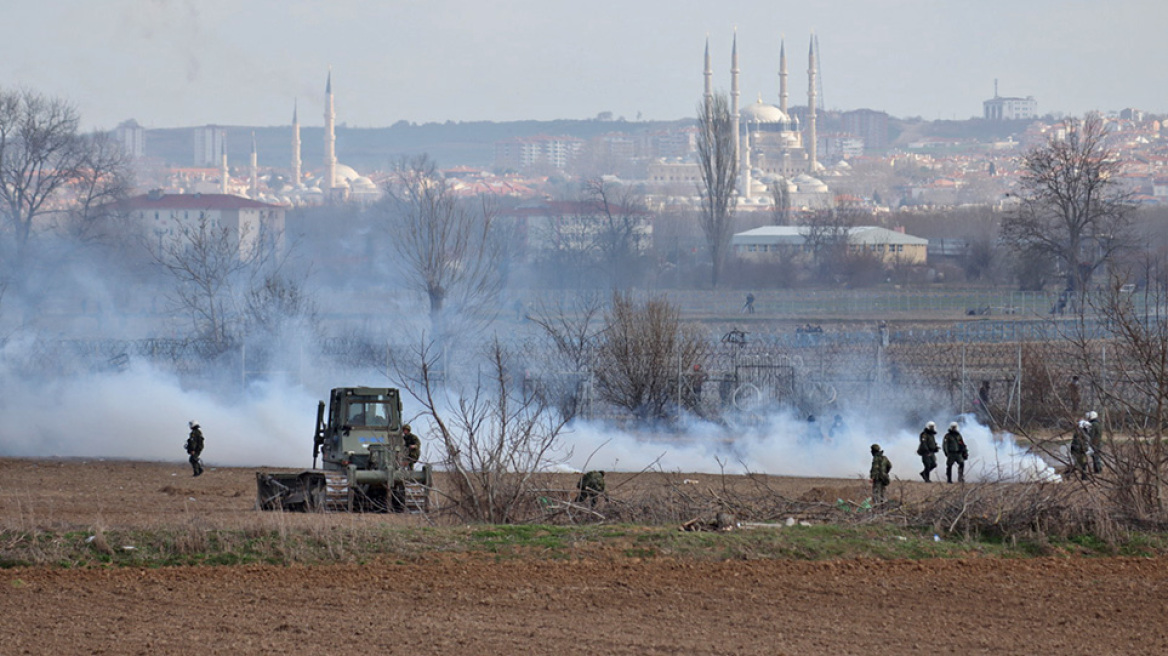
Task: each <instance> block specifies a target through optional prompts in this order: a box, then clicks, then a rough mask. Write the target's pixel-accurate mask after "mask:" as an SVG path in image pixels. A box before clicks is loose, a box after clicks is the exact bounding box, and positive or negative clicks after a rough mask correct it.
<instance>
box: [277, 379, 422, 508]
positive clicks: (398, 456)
mask: <svg viewBox="0 0 1168 656" xmlns="http://www.w3.org/2000/svg"><path fill="white" fill-rule="evenodd" d="M317 458H320V459H321V468H320V469H317V467H316V461H317ZM431 483H432V478H431V472H430V466H429V465H422V466H420V467H416V466H415V465H414V464H413V463H412V462H411V458H410V456H409V453H408V449H407V446H406V442H405V439H404V438H403V436H402V420H401V396H400V395H399V393H398V390H396V389H392V388H387V387H340V388H337V389H334V390H333V391H332V392H331V393H330V394H329V405H328V415H327V417H326V415H325V405H324V401H321V402H320V405H319V406H317V410H316V433H315V434H314V436H313V440H312V469H309V470H305V471H301V472H288V473H273V472H256V507H257V508H259V509H260V510H285V511H300V512H426V511H427V510H429V504H430V487H431Z"/></svg>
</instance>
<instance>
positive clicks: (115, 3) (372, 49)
mask: <svg viewBox="0 0 1168 656" xmlns="http://www.w3.org/2000/svg"><path fill="white" fill-rule="evenodd" d="M695 5H696V6H689V4H688V3H686V4H681V3H676V2H665V0H646V1H644V2H639V3H636V4H635V5H633V6H631V7H623V6H621V5H620V4H618V3H614V2H608V1H607V0H602V1H600V2H597V3H591V4H589V5H587V6H579V5H560V4H556V3H541V2H535V1H532V0H513V1H511V2H500V3H491V4H489V5H484V4H480V3H470V2H462V1H445V2H441V1H440V2H433V3H408V4H405V3H384V4H383V3H372V2H362V1H358V0H352V1H349V2H342V3H335V4H332V5H328V6H326V5H324V4H323V3H316V2H307V1H304V2H291V3H286V2H285V3H277V2H275V1H274V0H258V1H255V2H249V3H246V4H244V5H237V4H236V3H230V2H225V1H219V0H209V1H203V2H194V1H193V0H187V1H173V2H170V1H165V0H155V1H146V0H112V1H110V2H103V3H100V4H95V3H83V2H80V1H79V0H54V1H52V2H49V3H47V4H41V5H30V4H28V3H22V4H20V5H18V6H16V7H13V8H10V9H9V10H7V12H6V14H7V15H8V17H9V20H10V24H18V25H21V26H22V29H21V30H19V31H16V33H15V34H13V35H12V36H11V37H10V38H9V39H6V40H5V41H4V42H3V43H0V86H4V87H10V88H11V87H17V86H22V87H28V88H32V89H35V90H37V91H40V92H42V93H46V94H49V95H54V96H61V97H65V98H67V99H68V100H70V101H71V102H73V103H74V104H75V105H76V106H77V108H78V110H79V112H80V114H81V117H82V120H83V122H84V125H85V127H86V128H92V127H97V128H103V129H111V128H113V127H114V126H115V125H117V124H118V123H120V122H121V121H124V120H127V119H130V118H133V119H136V120H138V121H139V122H140V123H141V124H143V125H144V126H147V127H168V126H183V125H199V124H209V123H214V124H225V125H256V126H264V125H268V126H270V125H281V124H287V122H288V117H289V115H290V111H291V107H292V105H293V102H296V101H298V102H299V108H300V115H301V120H302V122H303V124H304V125H305V126H315V125H322V124H323V109H324V94H323V93H322V81H323V80H324V78H325V76H326V75H327V74H328V68H329V66H330V65H331V66H332V69H333V82H334V84H335V85H336V88H337V91H338V94H339V95H338V100H339V103H338V107H337V115H338V119H339V121H340V122H341V123H342V124H347V125H349V126H351V127H356V126H365V127H380V126H388V125H391V124H393V123H395V122H397V121H401V120H405V121H411V122H418V123H422V122H444V121H480V120H485V121H510V120H524V119H535V120H552V119H559V118H566V119H581V118H590V117H593V116H596V115H598V114H599V113H601V112H612V114H613V116H614V117H618V118H619V117H624V118H627V119H629V120H636V119H638V118H643V119H647V120H648V119H653V120H671V119H678V118H685V117H688V116H693V115H694V114H695V113H696V112H695V108H696V106H697V103H698V102H699V101H700V99H701V94H702V84H703V80H702V55H703V48H704V44H705V40H706V38H707V36H708V37H709V41H710V51H711V57H712V60H713V62H712V65H713V69H714V88H715V89H716V90H720V91H725V90H728V88H729V83H730V74H729V69H730V45H731V40H732V39H733V37H734V32H735V28H736V27H737V34H738V48H739V57H740V61H741V70H742V74H741V75H742V78H741V87H742V96H743V98H744V99H745V101H747V102H749V101H753V99H754V98H755V97H757V96H758V95H760V94H761V95H762V97H763V98H764V99H765V100H767V101H768V102H772V103H776V102H777V101H778V53H779V46H780V42H781V40H782V39H783V38H784V37H785V40H786V46H787V52H788V56H789V57H791V56H792V55H793V54H794V53H798V52H801V51H802V52H805V49H806V47H807V42H808V39H809V36H810V34H812V33H813V32H814V33H815V34H816V35H818V38H819V42H820V63H819V68H820V75H821V80H822V88H823V96H822V97H821V98H820V104H821V108H822V109H827V110H831V109H842V110H846V109H854V108H859V107H869V108H873V109H878V110H883V111H887V112H889V113H890V114H892V115H894V116H921V117H923V118H926V119H937V118H940V119H967V118H970V117H974V116H980V114H981V109H982V104H981V103H982V101H983V100H985V99H987V98H990V97H992V95H993V93H994V81H995V80H998V82H999V88H1000V92H1001V95H1003V96H1034V97H1035V98H1037V100H1038V106H1039V112H1040V113H1041V114H1045V113H1047V112H1065V113H1069V114H1081V113H1083V112H1085V111H1091V110H1102V111H1113V110H1119V109H1122V108H1123V107H1129V106H1130V107H1138V108H1140V109H1144V110H1147V111H1150V112H1154V113H1160V112H1164V111H1166V110H1168V107H1166V106H1165V105H1166V103H1165V100H1164V99H1163V96H1162V94H1160V93H1159V89H1161V88H1163V87H1164V85H1165V84H1166V83H1168V72H1166V71H1165V70H1164V67H1163V66H1162V65H1161V64H1160V62H1159V58H1158V55H1160V53H1159V52H1157V43H1158V34H1157V32H1158V26H1159V25H1162V24H1164V20H1163V19H1164V18H1168V8H1166V7H1163V6H1161V5H1160V4H1157V3H1151V2H1141V1H1135V0H1127V1H1121V2H1117V3H1112V4H1111V5H1109V6H1107V7H1106V9H1103V8H1101V7H1100V6H1099V5H1097V4H1094V3H1088V2H1085V1H1083V0H1072V1H1070V2H1066V1H1064V2H1057V1H1055V0H1032V1H1031V2H1027V3H1025V4H1024V5H1022V6H1015V5H1013V4H1010V3H1007V2H1003V1H1000V0H988V1H986V2H980V3H976V4H975V5H974V4H972V3H971V4H970V5H969V6H967V5H966V4H964V3H963V4H960V5H956V4H955V5H944V6H939V5H941V3H935V2H929V1H928V0H895V1H891V2H881V3H867V2H860V1H859V0H845V1H844V2H836V3H832V4H831V7H830V11H829V8H827V7H825V6H822V5H821V4H820V3H806V4H803V5H793V6H791V7H789V8H783V11H781V12H776V10H775V7H774V5H773V4H770V3H764V2H758V1H755V0H737V1H732V2H728V3H724V4H722V5H720V6H718V7H716V8H715V7H709V6H706V3H695ZM791 64H792V66H791V68H792V70H791V72H792V74H797V73H799V72H800V71H801V68H803V67H805V65H806V61H805V60H804V58H803V57H801V56H800V57H795V58H793V59H792V60H791ZM801 95H802V94H798V95H796V94H794V93H793V94H792V99H793V101H794V99H795V98H799V96H801ZM792 104H797V102H792Z"/></svg>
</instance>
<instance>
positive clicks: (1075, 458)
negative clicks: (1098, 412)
mask: <svg viewBox="0 0 1168 656" xmlns="http://www.w3.org/2000/svg"><path fill="white" fill-rule="evenodd" d="M1090 428H1091V422H1089V421H1087V420H1086V419H1080V420H1079V427H1078V429H1076V430H1075V432H1074V434H1073V435H1071V462H1072V464H1073V466H1074V469H1073V472H1075V473H1077V474H1079V476H1080V477H1081V478H1082V479H1083V480H1086V479H1087V431H1088V430H1090Z"/></svg>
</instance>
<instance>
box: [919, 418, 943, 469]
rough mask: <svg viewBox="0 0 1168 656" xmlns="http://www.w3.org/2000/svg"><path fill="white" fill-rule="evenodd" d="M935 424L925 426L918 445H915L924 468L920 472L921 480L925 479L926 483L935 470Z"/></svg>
mask: <svg viewBox="0 0 1168 656" xmlns="http://www.w3.org/2000/svg"><path fill="white" fill-rule="evenodd" d="M938 451H940V449H939V448H937V424H934V423H933V422H931V421H930V422H929V423H927V424H925V430H923V431H921V437H920V444H919V445H917V455H918V456H920V457H921V462H922V463H923V464H924V465H925V468H924V469H923V470H922V471H921V478H923V479H925V482H926V483H930V482H932V481H930V480H929V473H930V472H932V471H933V470H934V469H936V468H937V452H938Z"/></svg>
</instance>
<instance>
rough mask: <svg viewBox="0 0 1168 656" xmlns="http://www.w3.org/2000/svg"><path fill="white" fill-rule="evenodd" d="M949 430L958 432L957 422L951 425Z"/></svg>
mask: <svg viewBox="0 0 1168 656" xmlns="http://www.w3.org/2000/svg"><path fill="white" fill-rule="evenodd" d="M949 430H957V422H953V423H951V424H949Z"/></svg>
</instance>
